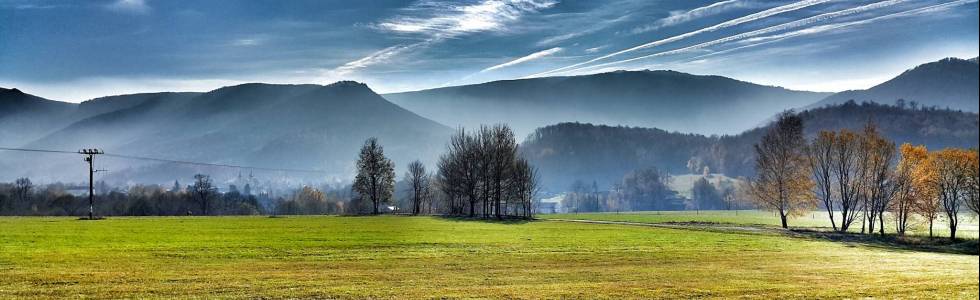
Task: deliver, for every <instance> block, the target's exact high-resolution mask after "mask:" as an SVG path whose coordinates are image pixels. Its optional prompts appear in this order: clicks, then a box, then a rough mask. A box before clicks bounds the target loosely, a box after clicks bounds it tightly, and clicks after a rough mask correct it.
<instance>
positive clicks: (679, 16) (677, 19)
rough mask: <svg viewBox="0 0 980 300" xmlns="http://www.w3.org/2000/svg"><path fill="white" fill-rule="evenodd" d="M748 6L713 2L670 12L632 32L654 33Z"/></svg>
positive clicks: (732, 1)
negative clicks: (690, 8)
mask: <svg viewBox="0 0 980 300" xmlns="http://www.w3.org/2000/svg"><path fill="white" fill-rule="evenodd" d="M748 5H749V3H748V2H746V1H743V0H725V1H721V2H715V3H712V4H709V5H707V6H702V7H698V8H695V9H692V10H687V11H683V10H679V11H672V12H670V16H668V17H666V18H663V19H660V20H658V21H657V22H655V23H653V24H650V25H646V26H642V27H637V28H634V29H633V30H632V32H633V33H634V34H638V33H644V32H649V31H654V30H657V29H660V28H663V27H668V26H674V25H677V24H681V23H685V22H689V21H692V20H696V19H700V18H703V17H708V16H713V15H717V14H720V13H723V12H726V11H729V10H732V9H737V8H743V7H746V6H748Z"/></svg>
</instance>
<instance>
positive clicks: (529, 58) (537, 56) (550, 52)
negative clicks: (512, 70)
mask: <svg viewBox="0 0 980 300" xmlns="http://www.w3.org/2000/svg"><path fill="white" fill-rule="evenodd" d="M562 50H564V49H562V48H561V47H555V48H551V49H548V50H542V51H538V52H534V53H531V54H528V55H527V56H524V57H521V58H518V59H515V60H512V61H509V62H505V63H502V64H499V65H496V66H492V67H489V68H486V69H483V70H481V71H480V72H489V71H493V70H496V69H500V68H506V67H510V66H513V65H518V64H522V63H526V62H529V61H532V60H536V59H540V58H543V57H546V56H550V55H553V54H555V53H558V52H561V51H562Z"/></svg>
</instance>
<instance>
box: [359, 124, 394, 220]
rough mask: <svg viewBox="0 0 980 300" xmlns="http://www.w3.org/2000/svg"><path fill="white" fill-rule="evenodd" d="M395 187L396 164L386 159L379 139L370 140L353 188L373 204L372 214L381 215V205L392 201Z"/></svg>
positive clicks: (360, 160) (365, 148)
mask: <svg viewBox="0 0 980 300" xmlns="http://www.w3.org/2000/svg"><path fill="white" fill-rule="evenodd" d="M394 187H395V167H394V164H393V163H392V162H391V160H389V159H388V158H387V157H385V154H384V148H383V147H381V145H380V144H379V143H378V139H377V138H373V137H372V138H369V139H367V141H365V142H364V146H362V147H361V153H360V158H359V159H358V160H357V177H356V178H355V179H354V185H353V186H352V187H351V188H352V189H353V190H354V192H357V193H358V194H359V195H360V197H361V199H367V200H368V201H370V202H371V213H373V214H380V213H381V205H382V204H385V203H388V202H390V201H391V195H392V193H393V192H394Z"/></svg>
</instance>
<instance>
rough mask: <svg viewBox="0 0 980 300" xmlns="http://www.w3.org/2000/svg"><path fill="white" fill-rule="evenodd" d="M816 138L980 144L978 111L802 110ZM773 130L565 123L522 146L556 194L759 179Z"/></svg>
mask: <svg viewBox="0 0 980 300" xmlns="http://www.w3.org/2000/svg"><path fill="white" fill-rule="evenodd" d="M799 114H800V115H801V116H802V117H803V119H804V122H805V123H804V126H805V130H806V133H807V135H808V136H813V135H814V134H816V133H817V132H819V131H820V130H830V129H833V130H837V129H841V128H850V129H854V130H859V129H861V128H862V127H863V126H864V125H865V124H866V122H868V121H873V122H875V123H876V124H877V125H878V126H879V127H880V128H881V131H882V132H883V134H884V135H885V136H887V137H888V138H890V139H892V140H894V141H895V142H896V143H897V144H901V143H904V142H909V143H914V144H925V145H927V146H928V147H929V148H930V149H939V148H943V147H976V146H977V140H978V137H980V136H978V129H977V128H978V121H977V114H976V113H969V112H960V111H953V110H945V109H933V108H921V107H920V108H917V109H911V108H909V107H897V106H891V105H882V104H874V103H864V104H856V103H853V102H848V103H845V104H842V105H834V106H827V107H822V108H815V109H810V110H806V111H802V112H800V113H799ZM764 130H765V128H756V129H753V130H749V131H746V132H743V133H741V134H738V135H730V136H721V137H718V136H704V135H695V134H684V133H677V132H667V131H663V130H659V129H648V128H631V127H611V126H601V125H592V124H581V123H562V124H557V125H552V126H547V127H543V128H539V129H538V130H536V131H535V133H534V134H532V135H531V136H529V137H528V139H527V140H525V142H524V143H523V144H522V145H521V146H522V151H523V153H524V154H525V155H527V156H528V157H529V158H530V159H531V160H532V162H533V163H534V164H535V165H536V166H537V167H538V168H539V169H540V172H541V174H542V178H543V179H544V183H545V185H546V186H547V187H548V188H551V189H557V190H560V189H564V188H567V187H568V186H569V185H570V184H571V183H572V182H574V181H575V180H583V181H586V182H588V181H592V180H595V181H597V182H598V183H600V184H605V185H608V184H609V183H611V182H613V181H616V180H619V179H620V178H622V176H623V174H625V173H627V172H629V171H632V170H635V169H639V168H645V167H657V168H660V169H663V170H666V171H668V172H670V173H674V174H679V173H690V172H698V173H699V172H700V171H701V170H703V168H704V167H708V168H709V169H710V171H711V172H713V173H715V172H716V173H723V174H725V175H728V176H732V177H735V176H749V175H752V174H753V169H754V160H753V159H754V156H753V155H754V154H753V149H752V146H753V145H754V144H755V143H756V142H758V140H759V139H760V138H761V136H762V134H763V133H764Z"/></svg>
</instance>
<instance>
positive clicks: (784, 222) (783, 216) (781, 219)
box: [779, 211, 789, 229]
mask: <svg viewBox="0 0 980 300" xmlns="http://www.w3.org/2000/svg"><path fill="white" fill-rule="evenodd" d="M779 220H780V221H782V223H783V229H788V228H789V226H788V225H787V224H786V214H785V213H783V212H782V211H780V212H779Z"/></svg>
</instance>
